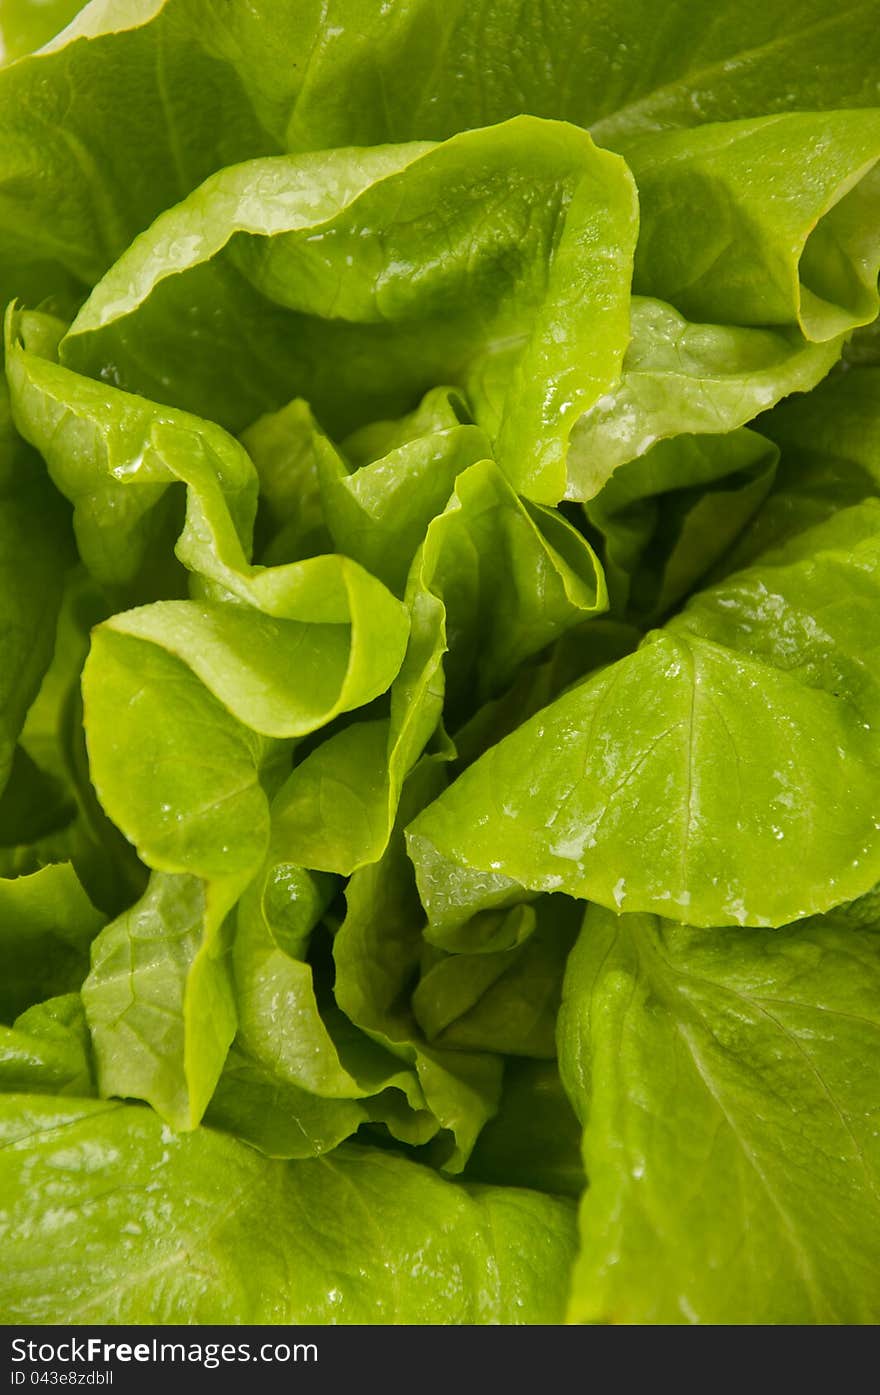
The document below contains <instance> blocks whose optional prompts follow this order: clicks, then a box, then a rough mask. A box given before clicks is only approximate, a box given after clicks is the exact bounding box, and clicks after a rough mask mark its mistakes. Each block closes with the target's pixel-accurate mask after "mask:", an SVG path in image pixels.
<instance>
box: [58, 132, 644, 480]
mask: <svg viewBox="0 0 880 1395" xmlns="http://www.w3.org/2000/svg"><path fill="white" fill-rule="evenodd" d="M440 187H442V188H443V191H444V194H443V203H442V205H441V204H440V203H438V199H437V190H438V188H440ZM636 218H637V214H636V206H635V191H634V188H633V185H632V181H631V179H630V176H629V173H628V171H627V169H626V166H625V165H624V164H623V162H622V161H621V160H620V159H619V158H618V157H616V156H613V155H611V154H609V153H608V152H604V151H600V150H598V149H597V148H596V147H595V146H594V145H593V143H592V141H591V140H590V138H589V136H587V135H586V134H585V133H584V132H579V131H577V130H575V129H574V128H572V127H569V126H565V125H562V124H559V123H553V122H541V121H536V120H534V119H531V118H525V117H524V118H521V119H517V120H514V121H511V122H508V123H506V124H504V125H501V126H496V127H492V128H489V129H487V130H483V131H472V132H466V133H464V134H462V135H460V136H456V137H453V138H452V139H451V140H449V141H447V142H445V143H444V144H442V145H438V146H430V145H426V144H424V143H418V144H412V145H398V146H385V147H379V148H377V149H374V150H347V151H346V150H343V151H333V152H324V153H322V154H320V155H304V156H300V157H287V158H284V159H281V158H278V159H273V160H264V161H261V162H259V163H256V164H248V165H243V166H241V167H239V168H233V169H230V170H224V171H221V172H220V173H219V174H217V175H216V176H213V177H212V178H211V179H210V180H208V181H207V183H206V184H205V185H204V186H203V187H202V188H201V189H199V190H198V191H197V192H196V193H194V194H193V195H192V196H191V198H189V199H187V200H185V201H184V202H183V203H182V204H181V205H180V206H179V207H178V208H176V209H173V210H170V211H169V212H167V213H165V214H163V215H162V216H161V217H159V218H158V219H157V220H156V223H155V224H154V225H153V227H152V228H151V229H150V230H149V232H148V233H146V234H144V235H143V236H142V237H140V238H139V239H137V241H136V242H135V243H134V244H133V245H132V246H131V248H130V249H129V250H128V251H127V252H126V253H124V254H123V255H122V257H121V258H120V259H119V261H118V262H117V263H116V265H115V266H114V267H113V268H112V270H111V271H110V272H108V274H107V275H106V276H105V278H104V279H103V280H102V281H101V282H100V284H99V285H98V286H97V287H96V289H95V290H94V291H93V293H92V295H91V296H90V297H89V300H88V301H87V303H86V305H85V306H84V307H83V309H82V310H81V311H80V313H79V315H78V316H77V318H76V320H75V321H74V323H73V325H72V326H71V328H70V330H69V332H68V334H67V335H66V336H65V339H64V340H63V341H62V344H61V349H60V352H61V356H62V360H63V361H64V362H65V363H66V364H67V365H68V366H70V367H74V368H78V369H80V370H83V371H86V372H90V373H93V374H96V375H97V374H99V373H103V374H104V376H105V377H107V376H110V377H112V379H113V381H115V382H116V383H118V384H119V385H121V386H124V387H126V388H128V389H129V390H132V391H135V392H139V393H143V394H146V395H148V396H150V397H153V398H156V399H157V400H158V401H170V402H171V403H172V404H173V405H175V406H178V407H185V408H187V409H188V410H190V411H195V412H196V413H198V415H200V416H209V417H211V418H213V419H214V420H215V421H219V422H221V423H222V424H223V425H226V426H229V427H231V428H232V429H235V430H240V429H242V428H243V427H245V426H247V425H248V424H249V422H250V421H252V420H253V419H254V418H255V417H256V416H258V415H259V414H260V413H261V412H265V411H266V410H267V409H277V408H278V407H279V406H280V405H281V404H282V403H283V402H285V401H287V400H288V399H289V397H290V396H291V389H294V390H295V391H296V392H298V393H300V394H301V395H302V396H304V397H305V398H306V399H307V400H308V401H309V402H310V404H311V405H312V407H313V408H314V410H315V412H316V414H317V416H318V418H319V420H320V421H321V422H322V424H323V425H324V426H325V427H326V428H327V429H328V430H330V431H331V433H333V434H334V435H339V434H344V433H345V432H346V431H348V430H351V429H353V428H354V427H356V426H360V425H362V424H364V423H365V422H366V421H368V420H370V419H372V418H375V417H377V416H379V415H390V414H393V413H395V412H399V411H404V410H406V409H407V408H409V407H410V406H411V405H412V401H413V399H414V398H417V397H418V396H419V395H420V394H421V393H422V392H424V391H425V390H426V389H428V388H430V387H433V386H434V385H436V384H437V383H438V382H450V381H451V382H457V383H459V384H460V385H461V386H463V387H464V388H465V389H466V391H467V393H468V396H469V397H470V398H471V399H472V400H473V403H474V407H475V413H476V419H477V421H478V423H479V424H481V425H483V426H484V427H485V428H486V429H487V430H488V431H489V432H490V434H491V435H492V437H493V439H494V440H495V443H496V451H497V455H498V459H499V462H500V464H501V465H502V466H503V468H504V469H505V470H506V471H507V473H508V474H510V476H511V478H512V479H513V480H514V482H515V483H516V484H517V485H518V487H520V488H521V489H523V490H524V491H525V492H527V493H528V494H530V495H531V496H532V497H535V498H540V499H543V500H545V501H549V502H551V503H553V502H555V501H556V500H557V499H558V498H559V497H560V495H561V494H562V492H563V489H564V481H565V452H566V447H567V441H568V436H569V434H570V431H571V428H572V426H573V424H574V422H575V421H576V420H577V418H578V416H579V415H580V413H581V412H582V411H584V410H585V409H586V408H587V407H589V406H591V405H592V403H593V402H595V401H596V399H597V398H598V397H599V396H600V395H601V394H602V393H603V392H604V391H606V390H607V389H608V388H609V387H610V386H611V385H612V383H613V382H614V380H615V378H616V377H617V374H618V371H619V367H620V361H621V359H622V356H623V352H624V349H625V347H626V338H627V328H628V324H627V322H628V303H629V295H628V291H629V280H630V275H631V267H632V253H633V246H634V242H635V231H636ZM184 249H185V251H184ZM355 251H356V253H357V255H355ZM438 253H440V254H441V255H438ZM349 257H350V258H351V262H349V261H348V260H347V258H349ZM421 263H424V265H425V267H426V268H427V270H426V271H424V272H422V273H420V274H419V275H417V276H412V275H411V274H410V270H409V269H410V267H411V266H413V265H419V264H421ZM200 317H201V318H202V319H203V320H204V324H203V325H202V326H199V324H198V320H199V318H200ZM209 326H210V329H209ZM263 345H271V352H270V353H269V354H267V353H266V352H265V350H263V351H261V346H263ZM108 364H109V365H110V367H109V368H108Z"/></svg>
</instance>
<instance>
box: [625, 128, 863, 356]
mask: <svg viewBox="0 0 880 1395" xmlns="http://www.w3.org/2000/svg"><path fill="white" fill-rule="evenodd" d="M624 149H625V151H626V157H627V161H628V163H629V164H630V166H631V168H632V170H633V173H634V174H635V177H636V182H637V184H638V187H639V207H640V212H641V222H640V229H639V244H638V249H637V252H636V261H635V271H634V276H633V289H634V290H635V291H637V292H639V293H640V294H644V295H656V296H660V297H661V298H662V299H663V300H669V301H672V302H673V304H674V305H676V306H677V308H678V309H679V310H681V311H682V312H683V313H684V314H685V315H688V316H690V317H691V318H693V319H698V320H712V321H715V322H716V323H721V324H733V325H791V324H797V325H798V326H799V327H800V328H801V330H802V331H803V333H804V335H805V337H806V338H807V339H810V340H813V341H816V342H818V343H822V342H824V341H826V340H829V339H834V338H835V337H836V336H837V335H839V334H842V333H845V332H846V331H847V330H851V329H855V327H856V326H857V325H865V324H868V323H869V322H870V321H871V320H873V319H875V318H876V315H877V311H878V309H880V300H878V295H877V272H878V269H880V233H878V231H877V224H878V219H877V215H878V211H880V169H878V167H877V161H878V159H880V111H856V112H848V111H840V112H823V113H821V114H819V113H815V112H796V113H792V114H790V115H780V116H768V117H764V118H762V119H761V120H757V121H726V122H723V123H719V124H714V123H713V124H710V125H706V126H701V127H700V128H699V129H698V130H694V131H664V132H662V133H660V134H658V135H655V136H644V137H642V138H640V139H638V140H634V141H632V142H626V143H625V145H624ZM768 189H771V190H772V197H770V198H768V197H767V190H768Z"/></svg>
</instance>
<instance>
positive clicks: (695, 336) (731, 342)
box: [565, 296, 841, 500]
mask: <svg viewBox="0 0 880 1395" xmlns="http://www.w3.org/2000/svg"><path fill="white" fill-rule="evenodd" d="M840 351H841V341H840V339H832V340H829V341H828V342H827V343H825V344H807V343H806V342H805V341H804V339H803V338H802V337H801V336H800V334H798V333H797V332H796V331H793V330H770V329H755V328H743V327H742V326H740V325H728V324H691V323H690V322H689V321H687V320H686V319H684V317H683V316H681V315H679V314H678V312H677V311H676V310H674V309H673V308H672V306H671V305H664V304H663V302H662V301H659V300H650V299H648V298H646V297H644V296H633V299H632V338H631V339H630V343H629V347H628V349H627V351H626V356H625V358H624V361H623V372H622V374H621V377H620V380H619V382H618V383H617V384H616V385H615V386H614V387H613V388H612V389H611V391H610V392H607V393H605V394H604V396H602V397H600V398H599V400H598V401H597V402H596V404H595V405H594V406H593V407H590V408H589V410H588V411H586V412H585V413H584V414H583V416H582V417H581V418H580V420H579V421H578V422H577V424H576V426H575V428H574V430H573V432H572V437H571V448H570V450H569V453H568V462H567V465H568V484H567V486H566V491H565V497H566V498H567V499H584V500H592V499H593V498H594V497H595V496H596V495H597V494H598V493H599V492H600V490H601V489H602V488H603V486H604V485H605V484H606V482H607V481H608V479H609V476H611V474H612V472H613V471H615V470H616V469H617V468H618V467H619V466H621V465H625V464H626V463H627V462H628V461H631V460H636V459H638V458H639V457H640V456H643V455H644V454H645V453H646V452H647V451H649V450H650V449H651V447H652V446H654V444H655V442H658V441H664V440H667V439H668V438H669V437H677V436H681V435H703V434H706V435H717V434H719V433H721V432H732V431H734V430H735V428H736V427H739V426H744V425H745V424H746V423H747V422H749V421H750V420H751V419H752V418H753V417H754V416H756V415H757V413H758V412H762V411H764V410H765V409H766V408H767V407H770V406H772V404H773V403H774V402H777V401H779V400H780V398H783V397H785V396H787V394H788V393H793V392H805V391H807V390H808V389H809V388H812V387H813V386H814V385H815V384H816V383H818V382H819V380H820V379H821V378H823V377H824V376H825V374H826V373H827V372H828V370H829V369H830V368H831V367H832V366H833V365H834V364H835V363H836V361H837V359H838V358H839V356H840Z"/></svg>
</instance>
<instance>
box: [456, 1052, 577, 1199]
mask: <svg viewBox="0 0 880 1395" xmlns="http://www.w3.org/2000/svg"><path fill="white" fill-rule="evenodd" d="M465 1176H466V1177H468V1178H473V1179H474V1180H475V1181H478V1182H495V1183H500V1184H502V1185H506V1186H512V1187H534V1188H535V1189H536V1190H537V1191H540V1192H554V1193H556V1194H557V1195H559V1196H570V1197H573V1198H574V1199H575V1200H577V1199H578V1198H579V1197H580V1195H581V1193H582V1192H583V1190H584V1188H585V1186H586V1178H585V1177H584V1169H583V1164H582V1162H581V1130H580V1126H579V1125H578V1121H577V1118H576V1116H575V1114H574V1111H573V1110H572V1107H571V1105H570V1104H569V1101H568V1097H567V1096H566V1094H565V1091H564V1090H563V1088H562V1082H561V1080H560V1078H559V1071H558V1069H557V1066H556V1062H555V1061H529V1060H518V1059H517V1058H516V1057H512V1058H511V1059H510V1060H509V1061H508V1062H507V1064H506V1066H505V1069H504V1093H503V1095H502V1097H501V1104H500V1106H499V1110H498V1113H497V1114H496V1115H495V1117H494V1118H492V1119H490V1120H489V1122H488V1124H487V1125H486V1127H485V1128H484V1129H483V1131H482V1133H481V1134H480V1137H479V1138H478V1139H477V1146H476V1147H475V1149H474V1151H473V1153H472V1154H471V1157H470V1160H469V1162H468V1165H467V1170H466V1173H465Z"/></svg>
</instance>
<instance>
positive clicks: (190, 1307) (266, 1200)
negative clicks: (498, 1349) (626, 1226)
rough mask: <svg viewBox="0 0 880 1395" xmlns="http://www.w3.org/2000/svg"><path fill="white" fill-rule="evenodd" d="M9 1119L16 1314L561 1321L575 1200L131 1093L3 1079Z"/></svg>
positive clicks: (1, 1168) (3, 1126)
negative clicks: (67, 1090)
mask: <svg viewBox="0 0 880 1395" xmlns="http://www.w3.org/2000/svg"><path fill="white" fill-rule="evenodd" d="M0 1131H2V1136H3V1145H4V1146H3V1148H2V1149H0V1159H2V1161H0V1197H2V1198H3V1200H2V1202H0V1222H2V1227H3V1233H4V1235H5V1237H6V1240H5V1244H6V1263H5V1264H4V1266H3V1276H2V1279H0V1308H2V1311H3V1312H4V1313H6V1314H7V1315H8V1317H9V1318H10V1319H11V1320H14V1321H17V1322H37V1323H39V1322H47V1321H50V1322H54V1321H58V1320H61V1319H63V1320H64V1321H65V1322H78V1321H79V1322H165V1323H169V1322H177V1321H184V1322H197V1323H198V1322H201V1323H204V1322H215V1323H217V1322H227V1321H234V1322H239V1323H240V1322H253V1323H261V1322H284V1323H291V1322H292V1323H308V1322H327V1321H339V1320H340V1319H341V1320H342V1321H345V1322H376V1321H378V1320H381V1321H384V1322H392V1323H406V1322H421V1323H425V1322H454V1323H467V1322H480V1323H484V1322H552V1321H558V1320H559V1318H560V1316H561V1313H562V1310H563V1306H564V1301H565V1290H566V1286H567V1282H568V1273H569V1266H570V1263H571V1259H572V1251H573V1240H574V1235H573V1230H574V1226H573V1208H572V1207H571V1205H570V1203H568V1202H566V1201H562V1200H558V1199H554V1198H551V1197H546V1196H541V1195H540V1194H538V1193H536V1192H529V1191H520V1190H518V1189H516V1188H507V1187H505V1188H497V1187H480V1186H473V1187H469V1188H466V1187H463V1186H459V1185H456V1184H455V1183H452V1182H446V1181H443V1180H442V1179H441V1178H439V1177H437V1175H436V1174H435V1173H432V1172H431V1171H430V1170H428V1169H425V1168H422V1167H418V1166H416V1165H415V1164H413V1163H410V1162H407V1161H405V1160H404V1159H402V1158H398V1157H394V1156H392V1155H391V1154H389V1153H385V1152H378V1151H373V1150H370V1149H361V1148H357V1147H348V1148H346V1149H342V1150H339V1151H338V1152H337V1153H335V1154H334V1155H333V1157H332V1158H318V1159H315V1160H307V1161H301V1162H292V1163H285V1162H276V1161H272V1160H270V1159H267V1158H261V1157H260V1155H259V1154H258V1153H256V1152H254V1151H253V1150H252V1149H250V1148H247V1147H245V1146H243V1145H242V1144H240V1143H237V1142H235V1140H233V1139H229V1138H226V1137H224V1136H223V1135H222V1134H219V1133H214V1132H212V1131H210V1130H207V1129H202V1130H199V1131H198V1132H197V1133H195V1134H174V1133H171V1132H170V1130H168V1129H167V1128H166V1127H165V1126H164V1125H163V1124H162V1123H161V1121H160V1120H159V1119H157V1118H156V1116H155V1115H154V1114H152V1113H151V1112H150V1111H149V1110H146V1109H141V1108H137V1107H134V1106H125V1105H119V1104H105V1103H98V1102H89V1101H80V1102H76V1103H73V1102H67V1101H62V1100H57V1099H46V1098H45V1097H37V1096H32V1097H28V1096H26V1095H25V1096H22V1095H17V1096H16V1095H5V1096H2V1097H0ZM50 1181H51V1185H52V1188H53V1196H54V1205H53V1208H52V1210H51V1212H48V1213H47V1211H46V1209H45V1207H44V1206H43V1204H42V1200H41V1198H42V1196H43V1194H44V1188H45V1186H47V1185H48V1184H49V1182H50ZM135 1197H139V1198H140V1203H141V1204H140V1205H139V1206H138V1207H137V1210H136V1212H133V1210H132V1203H133V1199H134V1198H135ZM267 1216H271V1219H272V1224H271V1225H270V1226H267V1225H266V1218H267ZM160 1218H161V1219H160ZM85 1256H88V1259H87V1261H86V1260H85V1258H84V1257H85Z"/></svg>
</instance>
